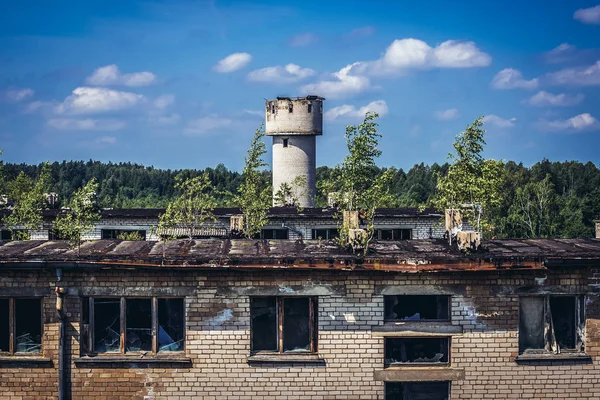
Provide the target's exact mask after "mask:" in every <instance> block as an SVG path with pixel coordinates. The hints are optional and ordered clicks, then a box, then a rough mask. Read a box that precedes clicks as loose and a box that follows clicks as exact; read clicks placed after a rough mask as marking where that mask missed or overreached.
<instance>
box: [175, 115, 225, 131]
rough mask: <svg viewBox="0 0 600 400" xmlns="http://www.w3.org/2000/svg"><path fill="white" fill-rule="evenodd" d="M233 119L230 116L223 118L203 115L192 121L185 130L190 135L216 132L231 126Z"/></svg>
mask: <svg viewBox="0 0 600 400" xmlns="http://www.w3.org/2000/svg"><path fill="white" fill-rule="evenodd" d="M232 123H233V121H232V120H231V119H229V118H221V117H219V116H217V115H211V116H208V117H202V118H198V119H195V120H193V121H190V122H189V123H188V125H187V128H185V130H184V134H186V135H189V136H198V135H204V134H207V133H214V132H215V131H219V130H221V129H223V128H228V127H230V126H231V124H232Z"/></svg>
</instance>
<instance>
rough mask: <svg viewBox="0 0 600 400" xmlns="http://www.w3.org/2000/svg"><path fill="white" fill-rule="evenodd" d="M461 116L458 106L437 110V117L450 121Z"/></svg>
mask: <svg viewBox="0 0 600 400" xmlns="http://www.w3.org/2000/svg"><path fill="white" fill-rule="evenodd" d="M458 116H459V112H458V110H457V109H456V108H450V109H448V110H440V111H436V112H435V117H436V118H437V119H440V120H442V121H449V120H451V119H456V118H458Z"/></svg>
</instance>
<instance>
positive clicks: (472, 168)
mask: <svg viewBox="0 0 600 400" xmlns="http://www.w3.org/2000/svg"><path fill="white" fill-rule="evenodd" d="M482 126H483V117H479V118H477V119H476V120H475V121H473V123H472V124H471V125H469V126H467V128H466V130H465V131H464V132H461V133H459V134H458V135H457V136H456V139H455V141H454V144H453V146H454V151H455V154H449V155H448V158H449V159H450V162H451V163H450V166H449V167H448V171H447V173H446V174H445V175H440V176H439V177H438V180H437V196H436V198H435V199H434V204H435V206H436V207H437V208H438V209H440V210H445V209H458V210H461V212H462V214H463V216H464V217H465V218H466V219H467V220H468V221H469V222H470V223H471V224H473V225H474V226H475V227H478V226H479V227H480V230H481V231H483V232H489V231H491V229H492V222H491V219H490V216H491V215H493V211H494V210H495V209H496V208H497V207H499V206H500V205H501V204H502V201H503V193H502V191H501V188H502V185H503V182H504V163H503V161H496V160H491V159H488V160H486V159H484V158H483V156H482V155H481V153H482V152H483V149H484V146H485V140H484V136H485V130H484V129H483V128H482Z"/></svg>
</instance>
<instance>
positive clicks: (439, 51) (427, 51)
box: [353, 38, 492, 76]
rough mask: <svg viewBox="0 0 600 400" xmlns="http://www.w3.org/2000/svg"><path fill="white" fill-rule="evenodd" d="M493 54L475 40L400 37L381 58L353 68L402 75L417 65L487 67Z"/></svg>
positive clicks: (374, 73) (423, 66)
mask: <svg viewBox="0 0 600 400" xmlns="http://www.w3.org/2000/svg"><path fill="white" fill-rule="evenodd" d="M491 62H492V58H491V57H490V56H489V55H488V54H486V53H483V52H481V51H480V50H479V49H478V48H477V46H475V43H473V42H462V41H458V40H447V41H445V42H443V43H441V44H440V45H438V46H436V47H431V46H429V45H428V44H427V43H425V42H424V41H422V40H419V39H412V38H408V39H397V40H394V41H393V42H392V44H391V45H390V46H389V47H388V48H387V49H386V51H385V53H384V54H383V55H382V56H381V58H380V59H378V60H375V61H365V62H359V63H355V64H354V67H353V68H354V71H353V72H356V73H359V74H367V75H378V76H386V75H400V74H403V73H406V72H408V71H410V70H414V69H431V68H473V67H487V66H489V65H490V64H491Z"/></svg>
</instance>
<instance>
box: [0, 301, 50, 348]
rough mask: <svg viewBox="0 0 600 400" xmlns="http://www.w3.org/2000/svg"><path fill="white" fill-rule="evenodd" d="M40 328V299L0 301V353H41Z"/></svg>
mask: <svg viewBox="0 0 600 400" xmlns="http://www.w3.org/2000/svg"><path fill="white" fill-rule="evenodd" d="M42 327H43V325H42V301H41V299H23V298H3V299H0V352H6V353H39V352H41V350H42Z"/></svg>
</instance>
